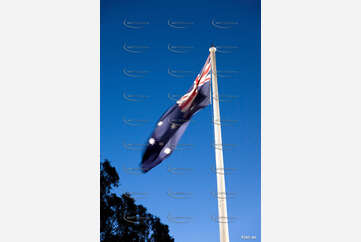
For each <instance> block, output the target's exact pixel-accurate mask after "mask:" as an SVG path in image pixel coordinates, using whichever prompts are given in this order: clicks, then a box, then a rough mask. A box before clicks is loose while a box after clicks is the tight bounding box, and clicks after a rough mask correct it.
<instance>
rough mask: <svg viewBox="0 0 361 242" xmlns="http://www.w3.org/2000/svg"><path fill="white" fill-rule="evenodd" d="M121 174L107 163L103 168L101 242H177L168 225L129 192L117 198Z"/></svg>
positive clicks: (101, 172) (101, 179) (101, 183)
mask: <svg viewBox="0 0 361 242" xmlns="http://www.w3.org/2000/svg"><path fill="white" fill-rule="evenodd" d="M118 186H119V175H118V173H117V171H116V169H115V168H114V167H112V166H111V165H110V163H109V161H108V160H105V161H104V162H102V163H101V167H100V241H101V242H131V241H134V242H174V239H173V238H172V237H171V236H170V235H169V228H168V225H165V224H162V223H161V222H160V219H159V218H158V217H156V216H154V215H152V214H150V213H148V212H147V209H146V208H145V207H143V206H142V205H137V204H135V200H134V199H133V198H132V197H131V195H130V194H129V193H123V194H122V195H121V196H118V195H117V194H115V193H112V189H113V188H115V187H118Z"/></svg>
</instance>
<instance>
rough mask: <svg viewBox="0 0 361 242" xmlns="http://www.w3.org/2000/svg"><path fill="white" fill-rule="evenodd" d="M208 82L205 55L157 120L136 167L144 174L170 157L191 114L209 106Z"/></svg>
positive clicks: (208, 72)
mask: <svg viewBox="0 0 361 242" xmlns="http://www.w3.org/2000/svg"><path fill="white" fill-rule="evenodd" d="M210 80H211V60H210V56H208V58H207V61H206V63H205V64H204V66H203V68H202V70H201V72H200V73H199V74H198V75H197V77H196V79H195V80H194V82H193V85H192V87H191V88H190V89H189V90H188V92H187V93H186V94H185V95H184V96H182V97H181V98H180V99H179V100H178V101H177V102H176V104H174V105H173V106H172V107H170V108H169V109H168V110H167V111H166V112H165V113H164V114H163V115H162V117H161V118H160V119H159V120H158V122H157V125H156V127H155V129H154V131H153V133H152V135H151V137H150V138H149V139H148V143H147V146H146V149H145V151H144V153H143V158H142V162H141V165H140V166H141V169H142V171H143V172H144V173H145V172H148V171H149V170H150V169H152V168H153V167H155V166H157V165H158V164H159V163H161V162H162V161H163V160H164V159H165V158H167V157H168V156H169V155H171V154H172V152H173V151H174V150H175V148H176V146H177V144H178V142H179V140H180V138H181V137H182V135H183V133H184V131H185V130H186V129H187V127H188V125H189V122H190V119H191V118H192V116H193V114H195V113H196V112H197V111H199V110H200V109H202V108H204V107H206V106H207V105H209V104H210V102H211V93H210V91H211V90H210Z"/></svg>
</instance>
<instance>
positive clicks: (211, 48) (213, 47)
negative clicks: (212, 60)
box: [209, 43, 217, 52]
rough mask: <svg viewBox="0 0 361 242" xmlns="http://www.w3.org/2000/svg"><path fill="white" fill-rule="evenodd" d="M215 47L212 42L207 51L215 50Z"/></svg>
mask: <svg viewBox="0 0 361 242" xmlns="http://www.w3.org/2000/svg"><path fill="white" fill-rule="evenodd" d="M216 50H217V48H216V46H215V45H214V44H213V43H212V44H211V47H210V48H209V52H216Z"/></svg>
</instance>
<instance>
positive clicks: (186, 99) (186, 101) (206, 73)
mask: <svg viewBox="0 0 361 242" xmlns="http://www.w3.org/2000/svg"><path fill="white" fill-rule="evenodd" d="M210 80H211V58H210V56H208V58H207V60H206V63H205V64H204V66H203V68H202V71H201V73H199V74H198V75H197V77H196V79H195V80H194V83H193V86H192V88H191V90H190V91H189V92H188V93H186V94H185V95H184V96H183V97H181V98H180V99H179V100H178V101H177V104H178V105H179V108H180V109H181V110H182V112H185V111H187V110H188V109H189V108H190V106H191V105H192V103H193V101H194V99H195V97H196V96H197V94H198V89H199V87H201V86H203V85H204V83H206V82H209V81H210Z"/></svg>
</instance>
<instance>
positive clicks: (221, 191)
mask: <svg viewBox="0 0 361 242" xmlns="http://www.w3.org/2000/svg"><path fill="white" fill-rule="evenodd" d="M209 52H210V55H211V65H212V91H213V127H214V138H215V142H214V148H215V151H216V174H217V199H218V219H217V221H218V223H219V238H220V242H229V234H228V217H227V199H226V185H225V181H224V167H223V146H222V133H221V117H220V113H219V96H218V83H217V69H216V47H214V46H212V47H211V48H209Z"/></svg>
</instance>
